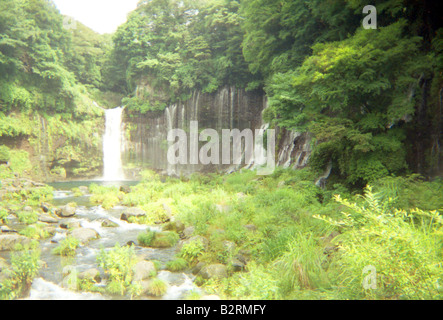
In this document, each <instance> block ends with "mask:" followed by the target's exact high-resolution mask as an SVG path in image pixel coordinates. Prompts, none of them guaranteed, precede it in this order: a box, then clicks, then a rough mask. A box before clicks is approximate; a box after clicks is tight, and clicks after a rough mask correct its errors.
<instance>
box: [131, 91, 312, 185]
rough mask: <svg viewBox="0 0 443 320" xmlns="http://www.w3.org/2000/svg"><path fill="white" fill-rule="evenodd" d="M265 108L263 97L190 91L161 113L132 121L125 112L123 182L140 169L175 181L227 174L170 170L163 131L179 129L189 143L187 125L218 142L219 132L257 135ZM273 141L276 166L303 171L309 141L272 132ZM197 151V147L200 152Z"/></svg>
mask: <svg viewBox="0 0 443 320" xmlns="http://www.w3.org/2000/svg"><path fill="white" fill-rule="evenodd" d="M266 104H267V99H266V97H265V95H264V93H263V92H260V91H254V92H246V91H245V90H243V89H238V88H235V87H224V88H222V89H220V90H218V91H217V92H215V93H212V94H208V93H201V92H199V91H195V92H193V94H192V97H191V98H190V99H189V100H188V101H185V102H180V103H177V104H173V105H169V106H168V107H167V108H166V109H165V110H164V111H163V112H157V113H154V112H152V113H147V114H144V115H134V114H130V113H129V112H127V111H126V112H125V116H124V119H123V123H124V128H125V132H126V141H125V143H124V148H123V149H124V151H123V162H124V164H125V165H126V167H132V168H133V170H128V171H127V172H126V174H127V175H128V178H131V177H135V176H136V175H137V171H138V170H139V169H140V168H141V167H149V168H152V169H155V170H159V171H163V172H165V173H168V174H177V175H180V174H185V175H186V174H190V173H193V172H214V171H225V170H232V165H231V166H229V165H222V164H220V165H202V164H200V162H199V164H188V165H180V164H179V165H170V164H169V163H168V160H167V151H168V142H167V134H168V131H169V130H171V129H183V130H184V131H185V132H186V133H188V138H189V132H190V123H191V121H197V122H198V128H199V132H201V130H203V129H208V128H210V129H214V130H216V131H217V132H218V134H219V137H220V140H221V139H222V134H221V133H222V129H230V130H232V129H239V130H240V131H242V130H244V129H251V130H252V131H253V132H254V133H255V130H256V129H260V128H264V127H265V126H264V125H265V124H264V123H263V122H262V111H263V110H264V109H265V108H266ZM278 135H280V138H279V139H278V141H276V148H277V150H276V164H277V165H281V166H285V167H291V166H292V167H294V168H301V167H304V166H305V165H306V164H307V160H308V158H309V154H310V137H309V136H308V135H306V134H298V133H295V132H290V131H286V130H281V132H280V133H278V132H277V135H276V136H278ZM203 144H204V143H203ZM201 146H202V143H200V145H199V147H201ZM220 150H221V149H220ZM188 159H189V158H188ZM220 163H221V161H220ZM134 168H135V169H134Z"/></svg>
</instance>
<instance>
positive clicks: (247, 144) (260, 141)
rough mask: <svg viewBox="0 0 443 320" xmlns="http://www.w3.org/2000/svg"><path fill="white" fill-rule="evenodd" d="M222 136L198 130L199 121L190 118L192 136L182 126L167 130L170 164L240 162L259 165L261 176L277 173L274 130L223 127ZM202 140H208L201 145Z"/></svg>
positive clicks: (236, 163)
mask: <svg viewBox="0 0 443 320" xmlns="http://www.w3.org/2000/svg"><path fill="white" fill-rule="evenodd" d="M221 136H222V137H221V139H220V135H219V132H217V131H216V130H214V129H204V130H203V131H201V132H200V133H199V128H198V122H197V121H191V123H190V130H189V137H188V134H187V132H186V131H185V130H183V129H172V130H170V131H169V132H168V143H169V149H168V154H167V158H168V163H169V164H171V165H177V164H180V165H187V164H203V165H209V164H213V165H220V164H222V165H241V164H242V163H243V164H244V165H245V166H250V167H251V166H253V167H254V168H256V169H257V174H259V175H269V174H272V173H273V172H274V170H275V130H273V129H256V130H255V131H253V130H251V129H245V130H243V131H240V130H239V129H223V130H221ZM265 137H266V142H267V143H266V147H265V144H264V140H265ZM199 142H206V144H204V145H203V146H201V147H200V148H199ZM231 142H232V143H231ZM220 149H221V150H220ZM231 150H232V152H231Z"/></svg>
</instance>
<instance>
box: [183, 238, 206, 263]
mask: <svg viewBox="0 0 443 320" xmlns="http://www.w3.org/2000/svg"><path fill="white" fill-rule="evenodd" d="M204 251H205V246H204V245H203V243H202V241H201V240H200V239H196V240H193V241H189V242H187V243H184V244H183V246H182V248H181V250H180V253H179V256H180V257H181V258H183V259H185V260H186V261H188V262H189V263H194V262H195V261H197V259H198V258H199V257H200V256H201V255H202V254H203V252H204Z"/></svg>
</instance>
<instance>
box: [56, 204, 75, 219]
mask: <svg viewBox="0 0 443 320" xmlns="http://www.w3.org/2000/svg"><path fill="white" fill-rule="evenodd" d="M55 214H56V215H58V216H59V217H61V218H70V217H73V216H75V207H73V206H70V205H69V204H67V205H65V206H63V207H60V208H58V209H56V210H55Z"/></svg>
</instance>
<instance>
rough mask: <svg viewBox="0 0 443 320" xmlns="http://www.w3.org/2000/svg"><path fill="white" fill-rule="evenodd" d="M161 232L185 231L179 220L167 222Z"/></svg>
mask: <svg viewBox="0 0 443 320" xmlns="http://www.w3.org/2000/svg"><path fill="white" fill-rule="evenodd" d="M163 230H165V231H174V232H177V233H180V232H182V231H183V230H185V225H184V224H183V222H181V221H180V220H175V221H169V222H168V223H166V224H165V226H164V227H163Z"/></svg>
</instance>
